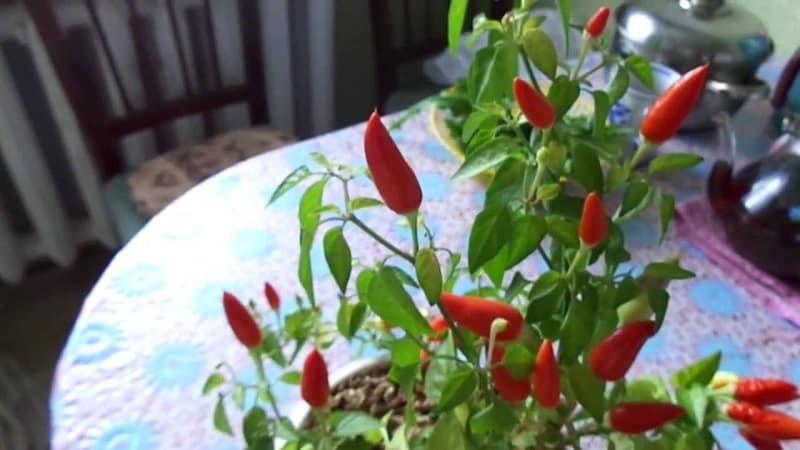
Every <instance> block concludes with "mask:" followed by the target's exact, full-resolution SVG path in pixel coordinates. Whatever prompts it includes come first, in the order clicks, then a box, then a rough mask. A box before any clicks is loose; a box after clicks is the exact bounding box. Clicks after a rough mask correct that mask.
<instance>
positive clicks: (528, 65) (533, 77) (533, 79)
mask: <svg viewBox="0 0 800 450" xmlns="http://www.w3.org/2000/svg"><path fill="white" fill-rule="evenodd" d="M517 49H518V50H519V54H520V55H522V62H523V65H524V66H525V71H526V72H528V77H529V78H530V79H531V83H532V84H533V87H535V88H536V90H537V91H539V92H542V88H541V87H539V82H538V81H536V75H535V74H534V73H533V67H531V62H530V61H529V60H528V55H526V54H525V50H524V49H523V48H522V46H517Z"/></svg>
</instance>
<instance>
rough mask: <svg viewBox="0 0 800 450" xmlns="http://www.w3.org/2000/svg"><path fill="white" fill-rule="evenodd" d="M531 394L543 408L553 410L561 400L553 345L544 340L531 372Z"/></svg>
mask: <svg viewBox="0 0 800 450" xmlns="http://www.w3.org/2000/svg"><path fill="white" fill-rule="evenodd" d="M531 382H532V384H533V393H534V395H535V396H536V400H537V401H538V402H539V404H540V405H542V406H543V407H545V408H555V407H556V406H557V405H558V402H559V400H560V399H561V382H560V380H559V374H558V362H557V361H556V355H555V352H554V351H553V343H552V342H550V340H548V339H545V340H544V341H542V345H541V346H540V347H539V353H537V355H536V367H535V368H534V371H533V379H532V380H531Z"/></svg>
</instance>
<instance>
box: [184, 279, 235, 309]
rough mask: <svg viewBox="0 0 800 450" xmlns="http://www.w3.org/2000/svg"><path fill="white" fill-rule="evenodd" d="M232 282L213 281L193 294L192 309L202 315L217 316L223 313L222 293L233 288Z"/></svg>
mask: <svg viewBox="0 0 800 450" xmlns="http://www.w3.org/2000/svg"><path fill="white" fill-rule="evenodd" d="M233 288H234V286H233V285H232V283H227V282H222V281H211V282H209V283H207V284H205V285H203V286H201V287H200V288H199V289H197V290H196V291H195V293H194V295H193V296H192V309H194V311H195V313H197V314H198V315H199V316H201V317H205V318H216V317H219V316H221V315H222V294H223V292H224V291H226V290H231V289H233Z"/></svg>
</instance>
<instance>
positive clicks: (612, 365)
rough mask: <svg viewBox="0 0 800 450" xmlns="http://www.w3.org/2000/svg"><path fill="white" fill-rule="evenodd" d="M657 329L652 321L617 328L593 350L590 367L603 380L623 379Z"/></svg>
mask: <svg viewBox="0 0 800 450" xmlns="http://www.w3.org/2000/svg"><path fill="white" fill-rule="evenodd" d="M655 329H656V324H655V322H653V321H652V320H644V321H641V322H633V323H630V324H628V325H624V326H622V327H619V328H617V329H616V330H615V331H614V332H613V333H611V334H610V335H608V336H607V337H606V338H605V339H603V340H602V341H600V342H599V343H598V344H597V345H596V346H595V347H594V348H593V349H592V351H591V353H590V354H589V367H591V368H592V371H593V372H594V374H595V375H597V377H598V378H600V379H602V380H606V381H617V380H620V379H622V377H624V376H625V374H626V373H627V372H628V369H630V368H631V366H632V365H633V361H634V360H636V355H638V354H639V350H641V349H642V346H643V345H644V343H645V342H646V341H647V339H648V338H649V337H650V336H652V335H653V332H654V331H655Z"/></svg>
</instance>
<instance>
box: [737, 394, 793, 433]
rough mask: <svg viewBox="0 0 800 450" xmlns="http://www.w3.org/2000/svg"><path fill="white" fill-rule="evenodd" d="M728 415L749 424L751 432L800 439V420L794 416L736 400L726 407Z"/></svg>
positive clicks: (748, 427)
mask: <svg viewBox="0 0 800 450" xmlns="http://www.w3.org/2000/svg"><path fill="white" fill-rule="evenodd" d="M726 412H727V413H728V417H730V418H731V419H733V420H735V421H737V422H741V423H743V424H745V425H747V428H746V429H747V431H748V432H749V433H752V434H755V435H757V436H761V437H764V438H770V439H800V420H798V419H795V418H794V417H792V416H789V415H786V414H783V413H780V412H777V411H771V410H768V409H761V408H760V407H758V406H756V405H752V404H750V403H745V402H734V403H731V404H730V405H728V408H727V409H726Z"/></svg>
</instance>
